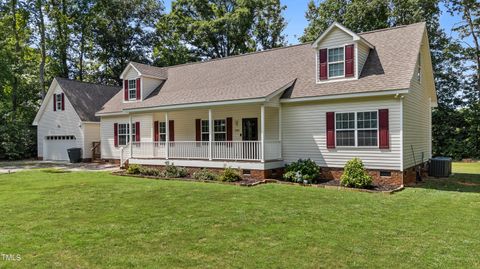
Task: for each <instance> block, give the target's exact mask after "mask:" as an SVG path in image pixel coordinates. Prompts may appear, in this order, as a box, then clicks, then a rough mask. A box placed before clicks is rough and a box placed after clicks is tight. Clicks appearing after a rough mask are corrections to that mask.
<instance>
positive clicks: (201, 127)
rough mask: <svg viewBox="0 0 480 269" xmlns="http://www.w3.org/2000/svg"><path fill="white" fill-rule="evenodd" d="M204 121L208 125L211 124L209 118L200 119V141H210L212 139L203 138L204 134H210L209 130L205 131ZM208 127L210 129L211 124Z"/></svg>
mask: <svg viewBox="0 0 480 269" xmlns="http://www.w3.org/2000/svg"><path fill="white" fill-rule="evenodd" d="M204 122H206V123H207V126H208V124H209V121H208V120H204V119H201V120H200V141H202V142H208V141H210V139H207V140H203V135H204V134H207V135H208V134H209V131H206V132H204V131H203V123H204ZM207 129H208V130H210V126H208V128H207Z"/></svg>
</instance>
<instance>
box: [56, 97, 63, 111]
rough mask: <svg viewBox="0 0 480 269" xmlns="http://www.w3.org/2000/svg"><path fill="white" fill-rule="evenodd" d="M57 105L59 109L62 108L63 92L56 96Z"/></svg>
mask: <svg viewBox="0 0 480 269" xmlns="http://www.w3.org/2000/svg"><path fill="white" fill-rule="evenodd" d="M55 102H56V103H55V106H56V107H57V111H58V110H62V94H61V93H59V94H57V95H56V96H55Z"/></svg>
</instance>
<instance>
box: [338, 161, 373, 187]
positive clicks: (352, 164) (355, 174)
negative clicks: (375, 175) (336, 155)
mask: <svg viewBox="0 0 480 269" xmlns="http://www.w3.org/2000/svg"><path fill="white" fill-rule="evenodd" d="M340 183H341V184H342V185H343V186H346V187H353V188H366V187H369V186H371V185H372V177H370V175H369V174H368V173H367V170H365V167H364V166H363V162H362V160H360V159H358V158H353V159H352V160H350V161H348V162H347V163H346V164H345V168H344V171H343V175H342V176H341V177H340Z"/></svg>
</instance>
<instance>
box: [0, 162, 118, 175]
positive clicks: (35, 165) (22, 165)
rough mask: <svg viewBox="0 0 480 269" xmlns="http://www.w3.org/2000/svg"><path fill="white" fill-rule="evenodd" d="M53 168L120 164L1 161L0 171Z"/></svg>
mask: <svg viewBox="0 0 480 269" xmlns="http://www.w3.org/2000/svg"><path fill="white" fill-rule="evenodd" d="M40 168H52V169H64V170H68V171H114V170H118V169H120V168H119V167H118V165H114V164H101V163H69V162H60V161H36V160H27V161H11V162H10V161H1V162H0V173H12V172H16V171H23V170H29V169H40Z"/></svg>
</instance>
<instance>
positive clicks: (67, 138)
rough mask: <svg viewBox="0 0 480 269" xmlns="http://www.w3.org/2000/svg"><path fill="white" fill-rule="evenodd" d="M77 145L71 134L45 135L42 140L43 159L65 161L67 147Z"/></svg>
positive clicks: (66, 158)
mask: <svg viewBox="0 0 480 269" xmlns="http://www.w3.org/2000/svg"><path fill="white" fill-rule="evenodd" d="M75 147H79V145H77V140H76V138H75V136H73V135H51V136H46V137H45V141H44V147H43V148H44V149H45V153H44V159H45V160H52V161H67V160H68V152H67V149H69V148H75Z"/></svg>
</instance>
